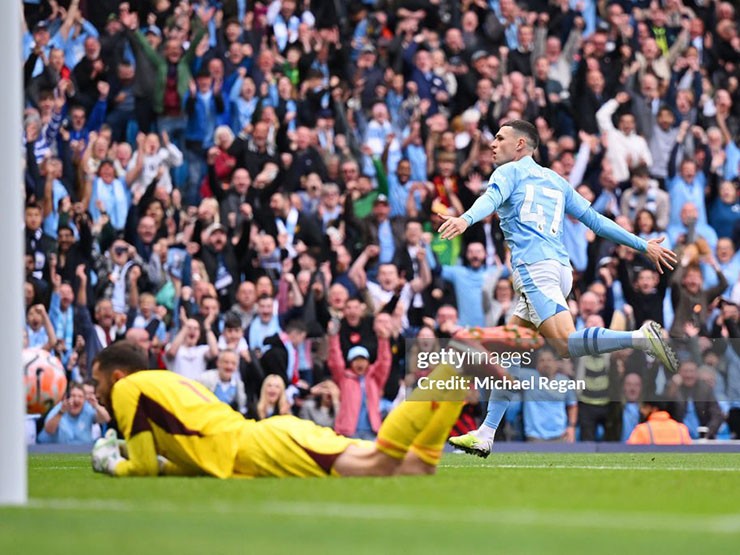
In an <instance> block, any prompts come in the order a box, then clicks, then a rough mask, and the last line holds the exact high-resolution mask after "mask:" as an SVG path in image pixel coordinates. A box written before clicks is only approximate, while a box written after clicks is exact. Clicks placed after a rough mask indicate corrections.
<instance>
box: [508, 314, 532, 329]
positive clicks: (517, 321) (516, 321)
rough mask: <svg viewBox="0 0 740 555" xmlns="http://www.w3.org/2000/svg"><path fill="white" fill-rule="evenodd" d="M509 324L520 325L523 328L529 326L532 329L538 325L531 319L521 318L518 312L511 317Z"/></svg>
mask: <svg viewBox="0 0 740 555" xmlns="http://www.w3.org/2000/svg"><path fill="white" fill-rule="evenodd" d="M506 325H507V326H519V327H522V328H529V329H530V330H536V329H537V326H535V325H534V324H533V323H532V322H530V321H529V320H525V319H524V318H521V317H519V316H517V315H516V314H515V315H514V316H512V317H511V318H509V321H508V323H507V324H506Z"/></svg>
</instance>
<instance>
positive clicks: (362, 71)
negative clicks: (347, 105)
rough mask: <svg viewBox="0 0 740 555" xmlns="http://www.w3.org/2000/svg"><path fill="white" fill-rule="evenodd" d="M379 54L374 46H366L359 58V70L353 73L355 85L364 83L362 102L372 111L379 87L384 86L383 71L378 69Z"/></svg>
mask: <svg viewBox="0 0 740 555" xmlns="http://www.w3.org/2000/svg"><path fill="white" fill-rule="evenodd" d="M377 62H378V54H377V52H376V51H375V48H374V47H373V45H372V44H366V45H365V46H363V47H362V50H360V55H359V56H358V57H357V62H356V65H357V70H356V71H355V72H354V73H353V78H354V80H355V81H354V83H355V84H357V83H359V82H360V81H362V82H363V85H362V92H361V93H360V100H361V102H362V107H363V109H365V110H370V109H371V108H372V106H373V101H374V100H375V99H376V95H377V93H376V90H377V88H378V85H382V84H383V70H382V69H381V68H380V67H378V63H377Z"/></svg>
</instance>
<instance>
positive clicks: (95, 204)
mask: <svg viewBox="0 0 740 555" xmlns="http://www.w3.org/2000/svg"><path fill="white" fill-rule="evenodd" d="M128 209H129V197H128V191H127V190H126V184H125V183H124V182H123V181H121V180H120V179H118V178H116V169H115V166H114V165H113V161H112V160H111V159H110V158H105V159H104V160H102V161H101V162H100V166H99V167H98V176H97V177H96V178H95V179H93V182H92V195H91V197H90V205H89V207H88V210H89V211H90V215H91V216H92V219H93V224H99V223H101V221H100V219H101V217H102V216H107V217H108V219H109V221H110V224H111V226H113V229H115V230H117V231H121V230H123V228H124V227H125V225H126V217H127V215H128Z"/></svg>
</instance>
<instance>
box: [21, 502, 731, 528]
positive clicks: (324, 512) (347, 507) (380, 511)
mask: <svg viewBox="0 0 740 555" xmlns="http://www.w3.org/2000/svg"><path fill="white" fill-rule="evenodd" d="M28 508H31V509H42V510H61V511H67V510H95V511H100V510H105V511H113V512H127V513H128V512H154V513H162V512H173V513H177V512H188V513H195V514H203V513H204V512H217V513H222V514H238V513H240V512H243V511H244V509H245V506H244V505H243V504H237V503H210V504H209V503H207V504H198V505H180V504H176V503H169V502H160V501H156V502H144V503H142V502H141V501H137V502H131V501H123V500H114V499H108V500H104V499H72V498H61V499H32V500H30V502H29V505H28ZM248 510H249V511H254V512H255V513H257V514H260V515H274V516H276V517H280V516H294V517H307V518H316V517H326V518H332V519H337V518H345V519H351V520H372V521H384V520H386V521H390V520H393V521H398V520H407V521H410V522H416V523H419V522H430V523H436V522H446V523H449V522H453V523H460V524H464V523H480V524H490V523H491V522H496V523H498V524H509V525H512V526H532V525H538V526H545V527H553V528H575V529H581V528H585V529H593V528H602V529H603V528H609V529H615V530H631V531H634V530H641V531H650V532H655V531H656V530H660V531H662V532H666V531H673V532H692V533H698V534H740V514H734V515H732V514H731V515H722V516H707V515H685V514H679V515H675V514H666V513H641V514H640V513H637V514H625V513H615V512H598V513H594V512H576V511H540V510H534V509H522V510H516V509H512V510H505V511H504V510H485V509H483V510H467V509H460V508H455V509H454V510H449V511H445V510H441V509H434V508H429V507H425V506H420V505H405V506H404V505H400V506H399V505H377V504H376V505H363V504H351V503H302V502H269V503H262V504H255V505H252V506H250V507H248Z"/></svg>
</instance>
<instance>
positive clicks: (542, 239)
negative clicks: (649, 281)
mask: <svg viewBox="0 0 740 555" xmlns="http://www.w3.org/2000/svg"><path fill="white" fill-rule="evenodd" d="M496 211H497V212H498V215H499V219H500V220H501V230H502V231H503V232H504V237H505V238H506V242H507V243H508V244H509V248H510V249H511V261H512V265H513V266H519V265H521V264H534V263H536V262H541V261H543V260H555V261H557V262H559V263H560V264H562V265H564V266H570V257H569V255H568V251H567V250H566V248H565V246H564V244H563V218H564V217H565V214H568V215H570V216H573V217H574V218H576V219H578V220H580V221H581V222H583V223H584V224H585V225H586V226H588V227H590V228H591V229H592V230H594V232H596V233H597V234H598V235H601V236H603V237H606V238H607V239H610V240H612V241H615V242H618V243H621V244H623V245H627V246H629V247H632V248H633V249H636V250H639V251H642V252H644V251H645V250H646V249H647V243H646V242H645V241H644V240H643V239H640V238H638V237H636V236H634V235H632V234H631V233H629V232H627V231H625V230H624V229H622V228H621V227H619V226H618V225H617V224H615V223H614V222H612V221H611V220H609V219H607V218H605V217H603V216H602V215H600V214H598V213H597V212H596V211H594V210H593V209H592V208H591V205H590V204H589V202H588V201H587V200H586V199H585V198H583V197H582V196H581V195H579V194H578V193H576V192H575V190H574V189H573V187H572V186H571V185H570V183H568V182H567V181H566V180H565V179H563V178H562V177H560V176H559V175H558V174H557V173H555V172H554V171H552V170H550V169H548V168H543V167H542V166H540V165H539V164H537V163H536V162H535V161H534V160H533V159H532V157H531V156H526V157H524V158H522V159H521V160H517V161H514V162H509V163H507V164H503V165H501V166H499V167H498V168H496V171H494V172H493V174H492V175H491V178H490V180H489V181H488V189H487V190H486V192H485V194H484V195H483V196H481V197H480V198H478V200H476V201H475V204H473V206H472V207H471V208H470V210H468V211H467V212H465V214H463V215H462V217H463V218H464V219H465V220H466V221H467V222H468V224H470V225H472V224H474V223H475V222H478V221H480V220H482V219H483V218H485V217H486V216H488V215H489V214H491V213H492V212H496Z"/></svg>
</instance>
